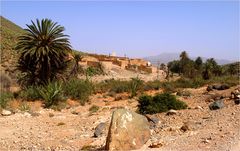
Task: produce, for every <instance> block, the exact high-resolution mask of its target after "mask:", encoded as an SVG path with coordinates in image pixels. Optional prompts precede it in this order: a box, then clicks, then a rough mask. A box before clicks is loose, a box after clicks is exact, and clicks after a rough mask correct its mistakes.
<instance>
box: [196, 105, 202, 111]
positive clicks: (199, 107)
mask: <svg viewBox="0 0 240 151" xmlns="http://www.w3.org/2000/svg"><path fill="white" fill-rule="evenodd" d="M195 109H200V110H203V108H202V107H201V106H197V107H195Z"/></svg>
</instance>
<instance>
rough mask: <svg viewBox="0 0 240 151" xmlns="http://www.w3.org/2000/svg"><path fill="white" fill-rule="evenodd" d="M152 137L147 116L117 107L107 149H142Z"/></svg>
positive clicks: (111, 124)
mask: <svg viewBox="0 0 240 151" xmlns="http://www.w3.org/2000/svg"><path fill="white" fill-rule="evenodd" d="M149 138H150V129H149V124H148V120H147V118H146V117H145V116H142V115H140V114H137V113H135V112H132V111H129V110H126V109H117V110H115V111H114V112H113V114H112V120H111V123H110V127H109V132H108V136H107V141H106V150H134V149H140V148H141V147H142V146H143V145H144V144H145V143H146V142H147V141H148V140H149Z"/></svg>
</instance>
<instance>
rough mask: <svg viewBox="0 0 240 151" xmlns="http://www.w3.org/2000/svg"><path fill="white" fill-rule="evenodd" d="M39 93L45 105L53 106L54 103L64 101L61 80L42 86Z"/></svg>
mask: <svg viewBox="0 0 240 151" xmlns="http://www.w3.org/2000/svg"><path fill="white" fill-rule="evenodd" d="M39 94H40V96H41V98H42V99H43V101H44V103H45V107H51V106H52V105H58V103H59V102H61V101H63V100H64V98H63V90H62V84H61V83H60V82H51V83H49V84H47V85H46V86H42V87H41V88H40V89H39Z"/></svg>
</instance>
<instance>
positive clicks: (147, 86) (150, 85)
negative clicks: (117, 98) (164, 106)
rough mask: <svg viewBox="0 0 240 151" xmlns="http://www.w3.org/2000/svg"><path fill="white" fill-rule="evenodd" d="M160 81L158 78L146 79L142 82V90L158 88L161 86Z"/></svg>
mask: <svg viewBox="0 0 240 151" xmlns="http://www.w3.org/2000/svg"><path fill="white" fill-rule="evenodd" d="M161 85H162V83H161V82H160V81H159V80H154V81H148V82H146V83H145V84H144V87H143V90H144V91H149V90H159V89H160V88H161Z"/></svg>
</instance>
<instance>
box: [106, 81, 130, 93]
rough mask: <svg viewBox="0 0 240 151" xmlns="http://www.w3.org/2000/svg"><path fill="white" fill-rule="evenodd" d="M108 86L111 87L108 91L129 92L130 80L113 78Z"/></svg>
mask: <svg viewBox="0 0 240 151" xmlns="http://www.w3.org/2000/svg"><path fill="white" fill-rule="evenodd" d="M110 87H111V88H110V92H115V93H123V92H129V87H130V82H129V81H120V80H114V81H112V83H111V86H110Z"/></svg>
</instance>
